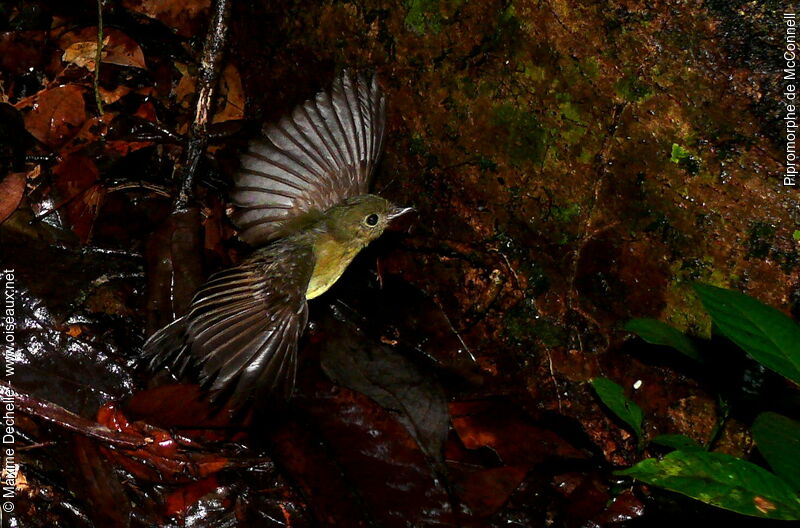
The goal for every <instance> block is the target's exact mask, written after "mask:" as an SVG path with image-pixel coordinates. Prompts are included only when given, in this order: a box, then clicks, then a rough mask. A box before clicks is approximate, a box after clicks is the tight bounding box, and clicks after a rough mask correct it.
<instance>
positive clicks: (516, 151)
mask: <svg viewBox="0 0 800 528" xmlns="http://www.w3.org/2000/svg"><path fill="white" fill-rule="evenodd" d="M492 124H494V125H495V126H497V127H500V128H503V129H505V130H506V131H507V137H506V138H504V140H503V139H501V148H503V149H504V150H505V151H506V153H507V154H508V156H509V158H510V159H511V162H512V163H514V164H517V165H518V164H521V163H524V162H526V161H532V162H534V163H541V161H542V160H543V159H544V154H545V146H546V137H547V134H546V132H545V130H544V128H543V127H542V125H541V123H539V120H538V119H537V118H536V116H535V115H534V114H533V113H532V112H529V111H526V110H521V109H519V108H517V107H516V106H514V105H513V104H511V103H505V104H502V105H500V106H497V107H495V108H494V110H493V112H492Z"/></svg>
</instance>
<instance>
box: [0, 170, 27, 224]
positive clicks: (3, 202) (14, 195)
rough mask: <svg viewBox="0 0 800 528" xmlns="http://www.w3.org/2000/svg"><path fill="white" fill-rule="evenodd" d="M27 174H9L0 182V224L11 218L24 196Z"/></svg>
mask: <svg viewBox="0 0 800 528" xmlns="http://www.w3.org/2000/svg"><path fill="white" fill-rule="evenodd" d="M26 175H27V173H25V172H10V173H8V174H6V177H5V178H3V181H0V222H3V221H5V219H6V218H8V217H9V216H11V213H13V212H14V211H15V210H16V209H17V206H18V205H19V202H20V201H22V196H23V194H25V180H26Z"/></svg>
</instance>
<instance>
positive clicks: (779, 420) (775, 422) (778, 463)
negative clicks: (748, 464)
mask: <svg viewBox="0 0 800 528" xmlns="http://www.w3.org/2000/svg"><path fill="white" fill-rule="evenodd" d="M752 431H753V438H755V441H756V445H757V446H758V450H759V451H760V452H761V454H762V455H763V456H764V459H765V460H766V461H767V462H768V463H769V466H770V467H771V468H772V470H773V471H774V472H775V473H777V474H778V476H780V477H781V478H783V480H785V481H786V482H788V483H789V485H790V486H792V488H794V489H795V490H796V491H800V422H796V421H794V420H792V419H791V418H787V417H785V416H783V415H780V414H777V413H773V412H765V413H761V414H759V415H758V416H757V417H756V420H755V422H753V428H752Z"/></svg>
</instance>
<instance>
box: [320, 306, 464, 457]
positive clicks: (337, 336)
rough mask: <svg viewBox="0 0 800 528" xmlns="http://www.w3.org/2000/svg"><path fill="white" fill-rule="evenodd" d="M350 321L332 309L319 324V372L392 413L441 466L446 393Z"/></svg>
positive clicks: (425, 373)
mask: <svg viewBox="0 0 800 528" xmlns="http://www.w3.org/2000/svg"><path fill="white" fill-rule="evenodd" d="M352 317H353V314H349V317H348V313H347V312H345V311H344V310H343V309H341V307H331V312H330V313H329V314H327V316H326V317H325V318H324V319H323V321H322V322H321V323H320V326H319V329H320V333H321V335H320V336H319V337H318V339H319V340H320V342H321V343H320V344H321V350H320V362H321V365H322V368H323V370H324V371H325V373H326V374H327V375H328V377H330V378H331V379H332V380H333V381H334V382H336V383H338V384H340V385H343V386H345V387H348V388H350V389H353V390H356V391H358V392H360V393H362V394H365V395H367V396H369V397H370V398H372V399H373V400H375V401H376V402H377V403H378V404H380V405H381V406H382V407H383V408H385V409H391V410H393V411H395V412H396V413H397V418H398V419H399V420H400V421H401V422H402V423H403V425H405V426H406V429H407V430H408V432H409V433H410V434H411V435H412V436H413V437H414V439H415V440H416V441H417V443H418V444H419V446H420V447H421V448H422V450H423V451H424V452H425V454H426V455H427V456H428V457H430V458H431V459H432V460H434V461H436V462H437V463H439V464H442V463H443V462H444V460H443V458H442V456H443V455H442V446H443V445H444V442H445V440H446V438H447V431H448V429H449V426H450V419H449V415H448V413H447V400H446V398H445V394H444V391H443V390H442V388H441V386H439V384H438V383H437V382H436V380H435V377H434V374H433V372H431V371H424V370H423V369H421V368H420V367H419V366H417V365H416V364H415V363H414V362H413V361H412V360H411V359H410V358H409V357H407V356H405V355H403V354H402V353H401V352H399V351H397V350H393V349H392V348H391V347H388V346H386V345H384V344H382V343H378V342H375V341H372V340H371V339H370V338H369V337H368V336H367V335H365V334H364V333H363V332H362V331H361V330H360V329H359V327H358V326H357V322H356V321H353V320H351V319H352ZM358 323H361V324H365V323H366V322H365V321H363V320H361V321H358Z"/></svg>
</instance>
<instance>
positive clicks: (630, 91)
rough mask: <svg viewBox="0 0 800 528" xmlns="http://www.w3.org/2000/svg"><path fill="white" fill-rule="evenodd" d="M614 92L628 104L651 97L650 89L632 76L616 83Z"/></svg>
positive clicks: (627, 76)
mask: <svg viewBox="0 0 800 528" xmlns="http://www.w3.org/2000/svg"><path fill="white" fill-rule="evenodd" d="M614 90H615V91H616V92H617V95H618V96H620V97H621V98H622V99H624V100H626V101H628V102H630V103H635V102H637V101H641V100H644V99H647V98H648V97H650V96H651V95H653V91H652V90H651V89H650V87H649V86H648V85H647V84H645V83H644V82H642V81H641V80H640V79H639V78H638V77H636V76H635V75H632V74H631V75H626V76H625V77H623V78H622V79H620V80H619V81H617V82H616V84H615V85H614Z"/></svg>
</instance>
